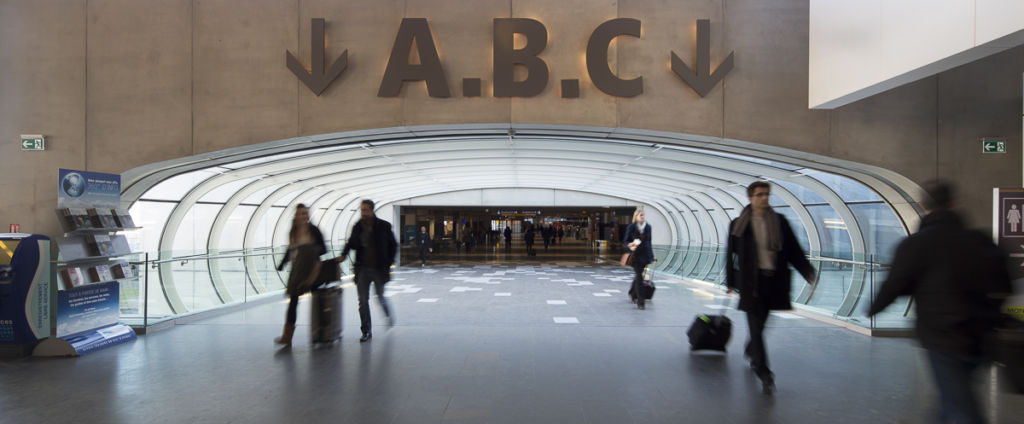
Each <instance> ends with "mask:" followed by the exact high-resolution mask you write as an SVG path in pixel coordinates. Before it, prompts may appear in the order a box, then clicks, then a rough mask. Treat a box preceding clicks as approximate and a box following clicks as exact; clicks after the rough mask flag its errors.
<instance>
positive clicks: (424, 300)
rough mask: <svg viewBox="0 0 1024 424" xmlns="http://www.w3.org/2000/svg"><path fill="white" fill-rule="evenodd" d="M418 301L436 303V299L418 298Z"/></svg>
mask: <svg viewBox="0 0 1024 424" xmlns="http://www.w3.org/2000/svg"><path fill="white" fill-rule="evenodd" d="M417 302H419V303H437V299H420V300H417Z"/></svg>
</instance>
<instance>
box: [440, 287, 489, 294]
mask: <svg viewBox="0 0 1024 424" xmlns="http://www.w3.org/2000/svg"><path fill="white" fill-rule="evenodd" d="M480 290H483V289H482V288H480V287H462V286H459V287H452V289H451V290H448V291H449V292H452V293H463V292H470V291H480Z"/></svg>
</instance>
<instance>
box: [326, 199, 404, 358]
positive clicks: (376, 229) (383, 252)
mask: <svg viewBox="0 0 1024 424" xmlns="http://www.w3.org/2000/svg"><path fill="white" fill-rule="evenodd" d="M373 206H374V205H373V201H372V200H369V199H364V200H363V201H362V203H360V205H359V214H360V216H361V219H360V220H359V222H357V223H356V225H354V226H353V227H352V234H351V235H350V236H349V238H348V243H345V249H344V250H343V251H342V252H341V258H340V259H341V260H342V261H344V260H345V258H347V257H348V252H349V250H355V251H356V263H355V280H356V289H357V290H358V293H359V320H360V321H361V324H362V325H361V326H360V329H361V330H362V332H363V336H362V337H360V338H359V342H365V341H368V340H370V338H371V337H373V334H372V333H371V332H370V283H373V287H374V291H376V292H377V299H378V300H379V301H380V306H381V307H383V308H384V315H386V316H387V317H388V326H392V325H394V317H393V316H392V311H391V308H390V307H389V306H388V301H387V299H386V298H385V297H384V284H385V283H387V282H388V281H389V280H390V279H391V264H392V263H394V260H395V252H397V250H398V243H397V242H396V241H395V234H394V233H393V232H392V231H391V224H390V223H388V222H387V221H384V220H382V219H379V218H377V216H376V215H374V213H373Z"/></svg>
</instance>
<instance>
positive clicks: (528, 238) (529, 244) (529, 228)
mask: <svg viewBox="0 0 1024 424" xmlns="http://www.w3.org/2000/svg"><path fill="white" fill-rule="evenodd" d="M534 237H536V231H534V229H533V224H526V233H525V234H523V242H524V243H525V244H526V255H527V256H529V255H530V254H531V253H532V252H533V239H534Z"/></svg>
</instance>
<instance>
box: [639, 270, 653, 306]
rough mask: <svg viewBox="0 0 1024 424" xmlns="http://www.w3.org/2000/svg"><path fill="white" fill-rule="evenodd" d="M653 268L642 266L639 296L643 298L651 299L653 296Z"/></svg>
mask: <svg viewBox="0 0 1024 424" xmlns="http://www.w3.org/2000/svg"><path fill="white" fill-rule="evenodd" d="M654 289H655V287H654V270H652V269H651V266H650V265H648V266H646V267H644V282H643V283H642V284H640V296H641V297H643V299H644V300H651V298H653V297H654Z"/></svg>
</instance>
